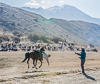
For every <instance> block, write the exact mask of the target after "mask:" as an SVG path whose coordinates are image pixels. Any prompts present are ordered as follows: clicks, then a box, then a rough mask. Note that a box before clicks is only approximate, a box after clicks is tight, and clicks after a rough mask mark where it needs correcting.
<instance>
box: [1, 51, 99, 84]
mask: <svg viewBox="0 0 100 84" xmlns="http://www.w3.org/2000/svg"><path fill="white" fill-rule="evenodd" d="M46 53H47V54H51V57H50V58H49V60H50V66H48V64H47V62H46V60H45V59H44V60H43V65H42V67H41V68H39V69H38V70H36V69H34V68H32V66H33V65H32V60H30V69H27V63H26V62H24V63H22V62H21V61H22V60H23V59H24V54H25V52H21V51H18V52H0V84H100V52H98V53H95V52H88V53H87V57H86V63H85V72H86V74H82V73H81V68H80V59H79V58H78V56H77V55H75V54H74V52H71V51H66V52H61V51H60V52H48V51H46ZM39 65H40V62H38V65H37V66H39Z"/></svg>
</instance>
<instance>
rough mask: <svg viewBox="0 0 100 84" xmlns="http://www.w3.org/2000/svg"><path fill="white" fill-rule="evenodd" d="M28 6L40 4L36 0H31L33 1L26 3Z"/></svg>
mask: <svg viewBox="0 0 100 84" xmlns="http://www.w3.org/2000/svg"><path fill="white" fill-rule="evenodd" d="M25 5H26V6H39V5H40V4H39V3H37V2H36V1H35V0H31V2H27V3H25Z"/></svg>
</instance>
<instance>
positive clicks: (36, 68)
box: [35, 60, 38, 69]
mask: <svg viewBox="0 0 100 84" xmlns="http://www.w3.org/2000/svg"><path fill="white" fill-rule="evenodd" d="M36 65H37V60H36V64H35V68H36V69H38V68H37V67H36Z"/></svg>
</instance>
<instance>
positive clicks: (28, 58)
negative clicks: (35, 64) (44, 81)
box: [27, 58, 30, 69]
mask: <svg viewBox="0 0 100 84" xmlns="http://www.w3.org/2000/svg"><path fill="white" fill-rule="evenodd" d="M29 60H30V58H28V60H27V64H28V69H29Z"/></svg>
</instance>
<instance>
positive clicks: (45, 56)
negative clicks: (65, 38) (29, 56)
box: [43, 53, 50, 65]
mask: <svg viewBox="0 0 100 84" xmlns="http://www.w3.org/2000/svg"><path fill="white" fill-rule="evenodd" d="M49 57H50V55H47V54H46V53H43V58H44V59H46V61H47V63H48V65H49Z"/></svg>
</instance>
